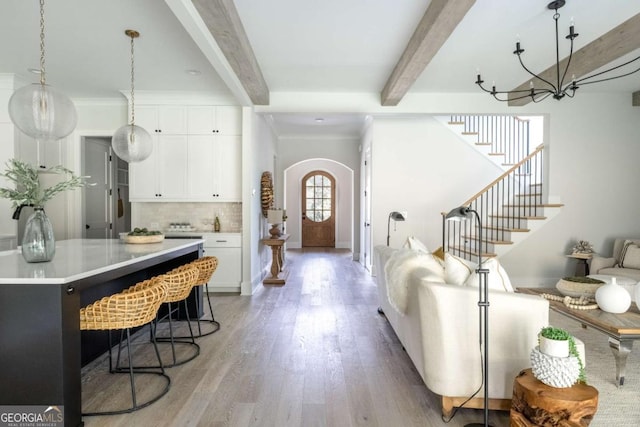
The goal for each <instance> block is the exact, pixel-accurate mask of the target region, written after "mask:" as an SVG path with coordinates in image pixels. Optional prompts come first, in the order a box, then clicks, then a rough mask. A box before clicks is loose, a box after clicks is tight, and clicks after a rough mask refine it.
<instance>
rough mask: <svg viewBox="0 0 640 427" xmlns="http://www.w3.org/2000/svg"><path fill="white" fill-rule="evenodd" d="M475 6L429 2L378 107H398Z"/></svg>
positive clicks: (449, 0)
mask: <svg viewBox="0 0 640 427" xmlns="http://www.w3.org/2000/svg"><path fill="white" fill-rule="evenodd" d="M475 2H476V1H475V0H431V3H429V6H428V7H427V11H426V12H425V14H424V16H423V17H422V19H421V20H420V23H419V24H418V26H417V27H416V30H415V31H414V33H413V36H411V39H410V40H409V43H408V44H407V47H406V48H405V50H404V52H403V53H402V56H401V57H400V60H399V61H398V63H397V64H396V66H395V68H394V69H393V72H392V73H391V76H389V79H388V80H387V83H386V84H385V86H384V89H383V90H382V93H381V94H380V99H381V103H382V105H384V106H395V105H398V103H399V102H400V101H401V100H402V98H403V97H404V95H405V94H406V93H407V92H408V91H409V89H410V88H411V86H413V84H414V83H415V81H416V79H417V78H418V77H420V74H422V72H423V71H424V69H425V68H426V67H427V65H428V64H429V62H431V60H432V59H433V57H434V56H435V55H436V53H437V52H438V50H440V48H441V47H442V45H443V44H444V42H445V41H446V40H447V39H448V38H449V36H450V35H451V33H452V32H453V30H455V28H456V27H457V26H458V24H459V23H460V21H462V18H464V16H465V15H466V13H467V12H468V11H469V9H471V6H473V4H474V3H475Z"/></svg>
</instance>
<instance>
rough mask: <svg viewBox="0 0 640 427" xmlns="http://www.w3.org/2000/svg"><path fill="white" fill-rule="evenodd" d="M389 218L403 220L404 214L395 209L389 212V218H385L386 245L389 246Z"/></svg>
mask: <svg viewBox="0 0 640 427" xmlns="http://www.w3.org/2000/svg"><path fill="white" fill-rule="evenodd" d="M391 220H394V221H404V215H402V214H401V213H400V212H396V211H393V212H391V213H390V214H389V218H388V219H387V246H389V239H390V238H391Z"/></svg>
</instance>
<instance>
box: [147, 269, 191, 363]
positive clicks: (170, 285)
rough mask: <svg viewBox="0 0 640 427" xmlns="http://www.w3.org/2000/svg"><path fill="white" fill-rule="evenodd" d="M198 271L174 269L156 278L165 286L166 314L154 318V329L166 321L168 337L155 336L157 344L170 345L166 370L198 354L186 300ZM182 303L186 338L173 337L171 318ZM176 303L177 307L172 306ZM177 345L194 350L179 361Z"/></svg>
mask: <svg viewBox="0 0 640 427" xmlns="http://www.w3.org/2000/svg"><path fill="white" fill-rule="evenodd" d="M198 274H199V272H198V269H197V268H196V267H193V266H192V267H189V268H184V267H182V268H176V269H173V270H171V271H170V272H168V273H166V274H163V275H161V276H157V279H158V280H160V281H161V282H163V283H164V284H165V285H166V286H167V297H166V298H165V300H164V304H166V306H167V314H165V315H163V316H162V317H158V318H156V321H155V328H156V331H157V327H158V324H159V323H160V322H162V321H163V320H165V319H167V320H168V324H169V336H168V337H167V336H156V340H157V341H158V342H159V343H167V342H168V343H171V362H170V363H168V364H166V363H165V365H164V366H165V367H166V368H171V367H173V366H178V365H182V364H184V363H187V362H189V361H191V360H193V359H195V358H196V357H197V356H198V355H199V354H200V346H199V345H198V344H197V343H196V341H195V335H194V334H193V328H192V327H191V319H190V318H189V308H188V306H187V298H188V297H189V294H190V293H191V290H192V289H193V287H194V286H195V284H196V283H197V280H198ZM181 302H182V303H183V306H184V312H185V315H186V317H187V321H186V323H187V326H188V328H189V335H188V336H176V335H174V325H173V323H174V322H173V317H174V314H176V313H177V312H178V311H179V304H180V303H181ZM174 303H177V305H178V306H177V307H176V306H174V305H173V304H174ZM177 344H186V345H188V346H191V347H193V348H194V351H193V353H192V354H190V355H188V356H185V357H184V358H182V359H179V357H178V356H177V353H176V345H177Z"/></svg>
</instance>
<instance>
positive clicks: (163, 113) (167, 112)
mask: <svg viewBox="0 0 640 427" xmlns="http://www.w3.org/2000/svg"><path fill="white" fill-rule="evenodd" d="M158 123H159V124H158V126H159V127H160V132H161V133H162V134H179V135H185V134H186V133H187V108H186V107H184V106H182V105H176V106H174V105H161V106H159V107H158Z"/></svg>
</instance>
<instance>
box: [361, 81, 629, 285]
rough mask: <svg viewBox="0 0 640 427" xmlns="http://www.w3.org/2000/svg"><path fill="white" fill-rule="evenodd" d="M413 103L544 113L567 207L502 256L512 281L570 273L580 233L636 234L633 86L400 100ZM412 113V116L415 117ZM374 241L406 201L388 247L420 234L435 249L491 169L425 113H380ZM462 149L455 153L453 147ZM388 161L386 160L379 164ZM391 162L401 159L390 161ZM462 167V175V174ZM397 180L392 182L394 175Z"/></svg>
mask: <svg viewBox="0 0 640 427" xmlns="http://www.w3.org/2000/svg"><path fill="white" fill-rule="evenodd" d="M402 104H403V107H402V109H404V110H405V111H407V112H411V113H414V114H415V112H416V111H419V110H422V111H423V112H425V113H433V114H441V113H449V112H451V113H469V114H474V113H484V114H488V113H498V114H504V113H511V114H514V113H516V114H545V115H546V116H547V117H548V118H549V124H548V134H547V135H546V136H547V141H546V143H547V144H548V150H547V158H546V161H547V166H548V167H549V170H550V173H549V182H548V187H549V196H550V197H552V198H555V199H556V200H559V201H560V202H562V203H564V205H565V206H564V208H563V209H562V211H561V212H560V214H558V215H557V216H556V217H555V218H554V219H553V220H552V221H550V222H549V223H548V224H547V225H546V226H545V227H544V228H543V229H542V230H540V231H538V232H536V233H535V234H533V235H532V236H531V237H529V238H528V239H527V240H525V241H524V242H523V243H521V244H519V245H518V246H517V247H516V248H514V249H513V250H512V251H511V252H509V253H508V254H507V255H505V256H504V257H503V258H502V259H501V262H502V264H503V265H504V266H505V268H506V269H507V271H508V272H509V274H510V276H511V278H512V280H513V282H514V284H515V286H541V285H553V284H555V282H557V280H558V278H560V277H563V276H567V275H573V271H574V267H575V264H574V262H573V260H570V259H567V258H566V254H567V253H569V252H570V248H571V247H572V246H573V244H574V243H575V242H576V240H579V239H583V240H588V241H590V242H591V243H592V244H593V245H594V249H595V250H596V252H599V253H601V254H603V255H609V254H610V253H611V246H612V242H613V239H614V238H615V237H624V236H631V237H640V227H639V226H638V224H639V220H638V212H640V199H639V198H638V197H637V195H636V193H637V191H636V188H637V185H638V183H640V167H638V159H640V144H639V143H638V136H637V135H638V122H639V121H640V120H639V119H640V108H638V107H635V108H634V107H632V106H631V94H588V93H581V94H578V95H576V98H574V99H565V100H562V101H560V102H557V101H554V100H546V101H544V102H542V103H539V104H534V105H527V106H525V107H519V108H509V107H508V106H507V105H506V104H504V103H498V102H496V101H493V100H491V98H490V97H488V96H487V97H485V96H483V95H469V94H448V95H444V94H431V95H430V96H428V97H427V96H426V95H425V96H419V95H412V96H408V97H407V98H405V100H403V103H402ZM414 122H415V123H414ZM373 126H374V128H373V129H374V130H373V132H374V134H373V156H374V161H373V171H374V172H373V173H374V178H373V179H374V184H373V185H374V189H373V191H372V193H373V194H372V195H373V203H374V209H373V215H374V217H373V226H374V243H375V244H381V243H382V244H384V239H385V237H386V236H385V235H386V224H387V222H386V220H387V215H388V213H389V212H390V211H391V210H400V209H402V210H408V211H409V218H408V221H407V222H405V223H398V231H397V233H395V234H392V240H391V241H392V246H399V245H400V244H402V241H403V239H404V238H405V237H406V236H407V235H411V234H414V235H416V236H418V237H419V238H420V239H421V240H424V241H425V243H427V245H428V246H429V247H431V248H435V247H437V246H439V245H440V240H441V222H440V221H441V218H440V212H441V211H444V210H446V209H450V208H451V207H453V206H455V205H456V204H459V203H461V202H463V201H465V200H466V199H467V198H468V197H470V196H472V195H474V194H475V193H476V192H477V191H479V190H481V189H482V188H483V186H484V185H486V184H488V183H489V181H490V175H491V174H490V173H487V171H478V170H476V169H475V168H472V169H471V170H470V171H468V172H465V171H467V170H468V167H469V166H470V163H467V161H466V159H465V158H464V157H463V158H461V157H460V156H459V155H462V154H463V150H462V149H461V148H459V147H458V148H456V147H452V146H447V147H446V151H442V150H445V145H444V144H441V143H437V142H438V141H439V142H442V141H443V140H444V138H443V136H444V135H443V134H442V132H441V131H438V130H437V129H436V128H435V126H433V125H432V123H430V122H429V120H426V119H418V118H413V119H407V120H406V121H405V122H404V123H403V120H402V119H384V118H381V117H380V116H378V117H376V118H375V119H374V125H373ZM456 153H457V154H458V155H456ZM380 162H382V164H381V163H380ZM390 165H395V167H389V166H390ZM460 172H462V175H458V174H459V173H460ZM392 182H396V184H392Z"/></svg>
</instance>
